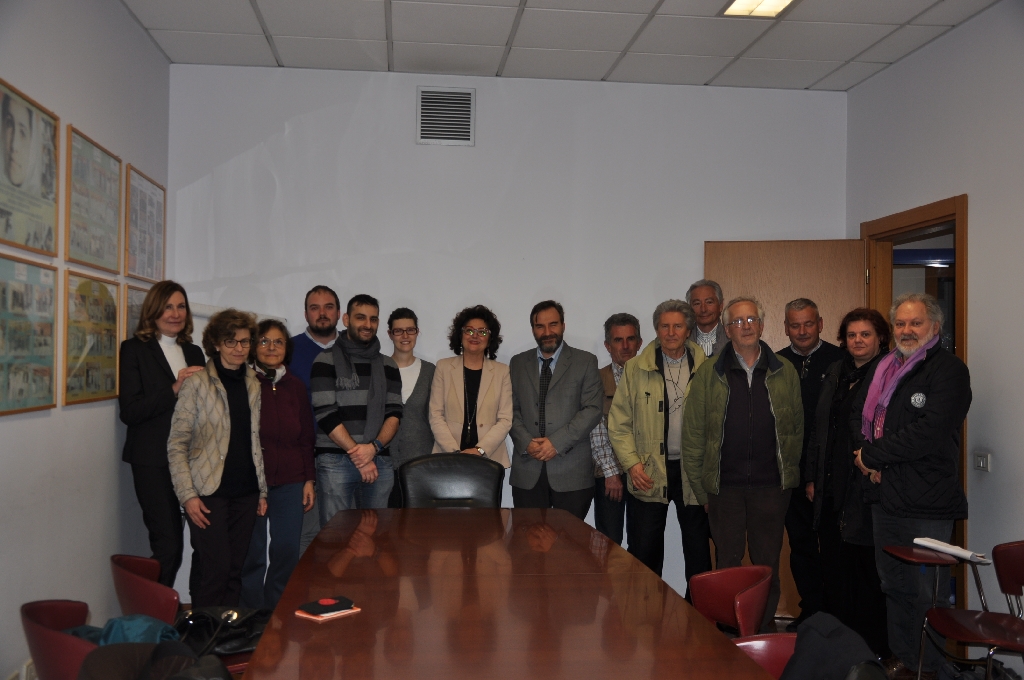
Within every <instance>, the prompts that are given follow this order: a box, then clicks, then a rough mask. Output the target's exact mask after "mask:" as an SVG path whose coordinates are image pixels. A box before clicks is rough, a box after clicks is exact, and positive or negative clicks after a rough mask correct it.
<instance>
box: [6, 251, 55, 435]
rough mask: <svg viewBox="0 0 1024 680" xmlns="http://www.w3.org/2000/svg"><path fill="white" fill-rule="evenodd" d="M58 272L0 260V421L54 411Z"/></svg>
mask: <svg viewBox="0 0 1024 680" xmlns="http://www.w3.org/2000/svg"><path fill="white" fill-rule="evenodd" d="M56 271H57V270H56V269H55V268H54V267H49V266H47V265H44V264H37V263H35V262H29V261H28V260H21V259H19V258H16V257H9V256H7V255H2V256H0V415H7V414H10V413H22V412H24V411H37V410H39V409H45V408H53V407H54V406H56V405H57V402H56V400H55V399H54V393H55V392H54V378H53V374H54V363H53V362H54V356H55V354H54V347H55V345H56V342H55V339H56V334H55V333H54V321H55V316H54V309H55V308H56V300H57V288H56Z"/></svg>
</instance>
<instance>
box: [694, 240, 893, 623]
mask: <svg viewBox="0 0 1024 680" xmlns="http://www.w3.org/2000/svg"><path fill="white" fill-rule="evenodd" d="M890 269H891V268H890ZM891 275H892V274H891V271H890V278H891ZM704 276H705V278H708V279H712V280H713V281H717V282H718V283H719V285H721V286H722V291H723V293H724V294H725V301H726V302H727V303H728V301H729V300H730V299H732V298H734V297H739V296H741V295H742V296H746V297H755V298H757V299H758V300H759V301H760V302H761V304H762V306H763V307H764V310H765V327H764V336H763V340H764V341H765V342H766V343H768V345H769V346H770V347H771V348H772V349H774V350H780V349H782V348H783V347H785V346H786V345H788V344H789V342H788V340H787V338H786V332H785V328H784V325H783V324H784V322H785V307H786V303H787V302H789V301H790V300H794V299H796V298H800V297H805V298H809V299H811V300H813V301H814V302H815V303H816V304H817V305H818V311H819V312H820V313H821V317H822V319H823V320H824V322H825V327H824V330H823V331H822V333H821V337H822V338H823V339H825V340H827V341H829V342H831V343H833V344H836V335H837V334H838V332H839V322H840V321H842V319H843V316H845V315H846V313H847V312H849V311H850V310H851V309H855V308H857V307H863V306H864V305H865V304H866V303H867V280H866V279H867V259H866V256H865V247H864V241H861V240H846V239H843V240H832V241H706V242H705V243H704ZM798 492H802V490H799V489H798V490H794V493H798ZM744 561H745V562H748V560H747V558H744ZM779 578H780V580H781V582H782V597H781V598H780V599H779V607H778V610H777V613H778V615H779V616H793V617H796V616H798V615H799V614H800V607H799V602H800V596H799V595H798V594H797V591H796V586H795V584H794V583H793V575H792V573H791V572H790V569H789V538H788V537H786V538H785V539H784V540H783V544H782V555H781V558H780V560H779Z"/></svg>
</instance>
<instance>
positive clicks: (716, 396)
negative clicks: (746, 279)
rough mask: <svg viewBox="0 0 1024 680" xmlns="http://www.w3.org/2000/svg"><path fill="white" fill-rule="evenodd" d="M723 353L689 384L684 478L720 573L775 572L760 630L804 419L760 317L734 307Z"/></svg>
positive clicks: (750, 304)
mask: <svg viewBox="0 0 1024 680" xmlns="http://www.w3.org/2000/svg"><path fill="white" fill-rule="evenodd" d="M722 323H723V324H724V325H725V332H726V335H728V336H729V341H730V346H728V347H726V348H725V349H723V350H722V353H721V355H719V357H718V358H717V359H716V360H715V361H707V362H705V363H704V365H703V366H702V367H701V368H700V370H698V371H697V373H696V375H694V377H693V385H692V386H691V388H690V395H689V397H688V398H687V403H686V409H685V411H684V415H683V446H682V454H683V456H682V457H683V469H684V470H685V471H686V476H687V478H688V479H689V480H690V485H691V487H692V488H693V493H694V494H695V495H696V496H697V500H698V502H700V503H702V504H703V505H704V507H705V508H706V509H707V511H708V519H709V520H710V524H711V536H712V537H713V538H714V539H715V551H716V556H717V561H718V568H719V569H722V568H724V567H738V566H739V565H740V562H741V560H742V559H743V553H744V550H745V549H746V548H748V547H749V550H750V561H751V562H753V563H754V564H761V565H765V566H770V567H771V568H772V588H771V594H770V595H769V597H768V608H767V609H766V610H765V618H764V623H767V622H768V621H771V620H772V619H773V618H774V617H775V608H776V607H777V606H778V604H779V553H780V551H781V550H782V531H783V527H784V526H785V519H786V509H787V508H788V507H789V497H790V495H791V493H792V489H794V488H796V486H797V485H798V484H799V483H800V452H801V449H802V446H803V428H804V415H803V405H802V402H801V397H800V376H799V375H798V374H797V372H796V369H795V368H793V364H791V363H789V362H788V361H783V360H782V359H780V358H779V357H778V356H776V355H775V354H773V353H772V351H771V349H770V348H769V347H768V345H766V344H765V343H763V342H761V333H762V332H763V330H764V308H763V307H762V306H761V303H759V302H758V301H757V300H755V299H754V298H748V297H739V298H735V299H734V300H731V301H730V302H729V304H728V305H726V307H725V311H724V312H723V314H722Z"/></svg>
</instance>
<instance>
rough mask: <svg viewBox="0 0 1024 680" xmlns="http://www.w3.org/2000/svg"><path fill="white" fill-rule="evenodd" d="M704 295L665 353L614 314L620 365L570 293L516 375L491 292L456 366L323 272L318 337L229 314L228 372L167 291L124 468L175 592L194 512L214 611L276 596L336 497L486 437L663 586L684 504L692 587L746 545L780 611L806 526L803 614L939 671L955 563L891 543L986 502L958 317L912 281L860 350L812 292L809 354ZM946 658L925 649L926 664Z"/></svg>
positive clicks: (666, 322) (198, 586)
mask: <svg viewBox="0 0 1024 680" xmlns="http://www.w3.org/2000/svg"><path fill="white" fill-rule="evenodd" d="M685 297H686V299H685V300H674V299H673V300H666V301H664V302H662V303H661V304H659V305H658V306H657V307H656V308H655V310H654V312H653V315H652V321H653V326H654V331H655V335H656V339H655V340H654V342H651V343H650V344H648V345H647V346H646V347H645V348H644V349H643V351H640V349H641V346H642V344H643V341H642V338H641V324H640V322H639V320H638V319H637V318H636V317H635V316H633V315H631V314H627V313H618V314H613V315H612V316H611V317H609V318H608V320H607V321H606V322H605V324H604V340H605V348H606V349H607V350H608V353H609V355H610V357H611V360H612V361H611V363H610V364H609V365H608V366H606V367H605V368H603V369H600V370H598V362H597V358H596V357H595V356H594V355H593V354H592V353H590V352H586V351H584V350H581V349H577V348H573V347H570V346H568V345H567V344H566V343H565V342H564V339H563V337H564V332H565V313H564V310H563V308H562V305H560V304H559V303H558V302H556V301H554V300H546V301H543V302H540V303H537V304H536V305H535V306H534V307H533V309H532V310H531V312H530V324H531V329H532V332H533V336H534V339H535V340H536V343H537V347H536V349H531V350H528V351H525V352H522V353H520V354H517V355H515V356H514V357H512V359H511V361H510V362H509V363H508V364H504V363H501V362H498V361H497V360H496V358H497V352H498V348H499V346H500V345H501V341H502V337H501V325H500V323H499V322H498V319H497V317H496V315H495V314H494V313H493V312H492V311H491V310H490V309H488V308H487V307H484V306H474V307H467V308H466V309H463V310H461V311H460V312H459V313H458V314H457V315H456V316H455V318H454V319H453V320H452V323H451V326H450V328H449V331H448V340H449V348H450V349H451V351H452V353H453V354H454V356H452V357H450V358H446V359H442V360H440V361H438V362H437V364H436V366H435V365H434V364H432V363H430V362H428V361H425V360H423V359H420V358H417V357H416V356H415V353H414V350H415V348H416V341H417V338H418V334H419V322H418V318H417V316H416V314H415V313H414V312H413V311H412V310H410V309H407V308H399V309H396V310H394V311H393V312H392V313H391V314H390V316H389V317H388V319H387V333H388V337H389V338H390V339H391V341H392V343H393V347H394V351H393V353H392V354H391V355H390V356H387V355H385V354H384V353H383V352H382V350H381V344H380V340H379V339H378V337H377V331H378V326H379V323H380V305H379V303H378V301H377V300H376V299H375V298H373V297H371V296H369V295H356V296H354V297H352V298H351V299H350V300H349V301H348V303H347V305H346V307H345V308H344V310H343V309H342V306H341V301H340V299H339V297H338V295H337V294H336V293H335V292H334V291H333V290H331V289H330V288H329V287H327V286H316V287H314V288H313V289H312V290H310V291H309V292H308V293H307V294H306V298H305V320H306V322H307V327H306V329H305V330H304V331H303V332H302V333H299V334H297V335H295V336H294V337H289V335H288V331H287V329H286V328H285V327H284V325H283V324H281V323H280V322H278V321H273V320H266V321H263V322H262V323H260V324H259V325H257V324H256V320H255V318H254V317H253V316H251V315H249V314H247V313H245V312H240V311H238V310H234V309H228V310H224V311H221V312H219V313H217V314H215V315H214V316H213V317H211V319H210V320H209V323H208V325H207V326H206V329H205V330H204V332H203V339H202V342H203V349H204V350H205V351H206V355H207V356H208V357H209V360H208V361H206V362H205V365H204V359H203V354H202V352H201V351H200V350H199V348H198V347H196V346H195V345H193V344H191V331H192V319H191V314H190V312H189V308H188V300H187V296H186V294H185V291H184V289H183V288H182V287H181V286H180V285H178V284H176V283H174V282H171V281H165V282H161V283H159V284H157V285H156V286H154V287H153V288H152V289H151V291H150V292H149V295H148V296H147V298H146V301H145V302H144V304H143V307H142V314H141V317H140V321H139V326H138V330H137V331H136V334H135V337H134V338H131V339H129V340H127V341H125V342H124V343H123V345H122V349H121V392H120V402H121V418H122V420H123V421H124V422H125V423H126V424H127V425H128V437H127V440H126V444H125V451H124V460H126V461H127V462H129V463H131V464H132V471H133V476H134V479H135V488H136V492H137V495H138V497H139V502H140V505H141V506H142V509H143V519H144V521H145V523H146V526H147V528H148V530H149V533H150V543H151V546H152V550H153V555H154V557H155V558H156V559H158V560H159V561H160V563H161V582H163V583H165V584H167V585H171V584H173V581H174V578H175V574H176V572H177V570H178V568H179V567H180V564H181V550H182V547H183V546H182V519H181V517H182V515H181V512H180V508H184V517H185V521H187V522H188V524H189V528H190V535H191V537H192V538H191V540H192V545H193V550H194V552H193V561H192V571H191V574H190V583H189V586H190V590H191V594H192V600H193V604H194V605H203V604H228V605H234V604H238V603H239V602H241V603H242V604H243V605H247V606H254V607H272V606H274V605H275V604H276V602H277V599H278V598H279V597H280V594H281V591H282V590H283V587H284V584H285V583H286V581H287V579H288V576H289V575H290V573H291V570H292V569H293V568H294V566H295V564H296V563H297V561H298V558H299V555H300V554H301V552H302V550H304V549H305V547H306V546H307V545H308V544H309V542H310V541H311V540H312V537H313V536H315V535H316V533H317V532H318V531H319V529H320V527H321V526H322V525H323V524H325V523H326V522H328V521H329V520H330V519H331V517H333V516H334V515H335V514H336V513H337V512H338V511H340V510H344V509H353V508H384V507H401V503H402V498H401V492H400V490H399V489H398V488H397V485H396V484H395V474H396V470H397V469H398V468H399V467H400V466H401V465H402V464H403V463H404V462H406V461H408V460H410V459H412V458H416V457H419V456H422V455H427V454H430V453H437V452H462V453H464V454H467V455H476V456H484V457H487V458H490V459H492V460H495V461H497V462H499V463H501V464H502V465H504V466H505V467H506V468H511V472H510V478H509V481H510V484H511V487H512V497H513V503H514V505H515V506H516V507H528V508H560V509H564V510H567V511H568V512H570V513H572V514H574V515H575V516H577V517H579V518H580V519H583V518H584V517H586V515H587V514H588V512H589V510H590V507H591V504H592V503H593V505H594V518H595V525H596V528H597V529H598V530H599V531H601V532H602V533H604V534H605V535H607V536H608V537H609V538H610V539H611V540H613V541H615V542H616V543H619V544H621V543H622V542H623V539H624V538H627V539H628V540H627V544H628V550H629V552H630V553H631V554H633V555H634V556H635V557H636V558H637V559H639V560H640V561H641V562H643V563H644V564H645V565H647V566H648V567H649V568H651V569H652V570H653V571H654V572H656V573H658V574H659V575H660V574H661V572H662V566H663V561H664V552H665V550H664V536H665V528H666V523H667V516H668V507H669V504H670V503H675V506H676V517H677V519H678V522H679V526H680V531H681V536H682V548H683V555H684V559H685V576H686V579H687V581H689V578H690V577H691V576H693V575H694V574H698V573H701V572H704V571H708V570H710V569H711V568H712V559H711V543H712V542H713V543H714V548H715V553H716V562H717V567H718V568H724V567H730V566H738V565H739V564H740V562H741V560H742V558H743V555H744V553H745V552H749V555H750V559H751V561H752V562H753V563H754V564H762V565H767V566H770V567H771V568H772V570H773V574H774V577H773V581H772V588H771V595H770V597H769V603H768V608H767V610H766V614H765V622H767V621H769V620H771V618H772V617H773V616H774V612H775V609H776V606H777V604H778V599H779V580H778V567H779V558H780V551H781V548H782V541H783V529H784V528H785V529H786V530H787V532H788V534H789V541H790V548H791V568H792V572H793V576H794V580H795V582H796V586H797V589H798V591H799V593H800V597H801V609H802V613H801V619H799V620H798V621H797V622H796V623H799V621H800V620H802V619H804V618H806V617H807V616H810V615H811V614H813V613H815V612H817V611H828V612H830V613H833V614H835V615H836V616H838V617H839V618H840V619H841V620H842V621H844V622H845V623H847V624H848V625H850V626H851V627H852V628H854V629H855V630H857V631H858V632H860V633H861V634H862V635H863V636H864V637H865V639H866V640H867V642H868V643H869V644H870V645H871V647H872V648H873V649H874V650H875V651H876V652H877V653H878V654H879V655H880V656H883V657H887V656H891V657H892V660H893V661H892V663H893V666H894V672H896V673H897V674H899V673H903V672H909V671H908V670H907V669H916V665H917V657H918V649H917V639H918V638H917V634H918V631H919V630H920V622H921V621H922V620H923V615H924V611H925V610H926V609H927V607H928V606H930V595H929V593H930V590H929V584H930V583H931V576H930V575H929V574H921V573H919V572H918V571H917V570H916V569H914V568H911V567H909V566H907V565H903V564H902V563H900V562H898V561H896V560H894V559H893V558H891V557H889V556H888V555H887V554H885V553H884V552H883V551H882V547H884V546H886V545H911V544H912V541H913V539H914V538H916V537H920V536H928V537H932V538H937V539H939V540H950V538H951V535H952V529H953V521H954V520H956V519H961V518H965V517H966V515H967V501H966V497H965V496H964V494H963V491H962V488H961V485H960V482H959V467H958V460H959V437H960V424H961V423H962V422H963V420H964V418H965V417H966V414H967V409H968V408H969V406H970V401H971V390H970V377H969V373H968V371H967V368H966V366H965V365H964V364H963V363H962V362H961V361H960V360H959V359H957V358H956V357H955V356H954V355H952V354H951V353H949V352H948V351H946V350H944V349H943V348H942V347H941V344H940V342H939V340H940V330H941V327H942V323H943V318H942V311H941V308H940V307H939V305H938V304H937V302H936V301H935V299H934V298H932V297H931V296H929V295H926V294H907V295H903V296H901V297H899V298H898V299H897V300H896V301H895V302H894V303H893V306H892V309H891V311H890V321H891V324H892V325H891V326H890V321H886V319H885V318H884V317H883V316H882V315H881V314H879V313H878V312H877V311H875V310H871V309H867V308H860V309H855V310H853V311H851V312H849V313H848V314H847V315H846V316H845V317H844V318H843V320H842V323H841V324H840V330H839V335H838V342H839V345H838V346H836V345H833V344H831V343H829V342H826V341H825V340H823V339H822V338H821V332H822V329H823V320H822V318H821V315H820V313H819V311H818V308H817V306H816V305H815V304H814V302H812V301H811V300H809V299H805V298H800V299H797V300H794V301H792V302H790V303H789V304H788V305H786V308H785V312H784V315H785V316H784V324H785V331H786V335H787V337H788V338H789V341H790V344H789V346H788V347H785V348H783V349H781V350H780V351H778V352H777V353H776V352H773V351H772V349H771V348H769V347H768V345H767V344H765V343H764V342H763V341H762V340H761V336H762V333H763V331H764V327H765V311H764V309H763V308H762V306H761V304H760V303H759V302H758V301H757V300H756V299H755V298H752V297H736V298H734V299H732V300H731V301H729V302H728V303H727V304H726V303H725V299H724V296H723V293H722V289H721V287H720V286H719V285H718V284H717V283H715V282H714V281H710V280H701V281H697V282H695V283H694V284H693V285H692V286H690V288H689V290H688V291H687V294H686V296H685ZM339 321H340V322H341V326H340V327H339ZM891 339H894V340H895V349H893V350H892V351H890V349H889V346H890V340H891ZM508 435H510V436H511V441H512V449H511V451H509V450H508V449H507V447H506V443H505V442H506V436H508ZM268 522H269V532H270V539H271V540H270V549H269V555H270V559H269V565H268V564H267V560H266V554H267V543H266V535H267V524H268ZM624 534H625V535H624ZM890 649H891V654H890ZM936 664H937V657H935V656H933V655H931V654H929V655H928V656H926V659H925V667H926V668H934V667H935V665H936Z"/></svg>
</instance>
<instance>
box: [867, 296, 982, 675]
mask: <svg viewBox="0 0 1024 680" xmlns="http://www.w3.org/2000/svg"><path fill="white" fill-rule="evenodd" d="M889 318H890V320H891V321H892V324H893V335H894V337H895V338H896V349H895V350H893V351H892V352H891V353H889V354H888V355H887V356H886V357H884V358H883V359H882V360H881V361H879V362H878V364H876V365H875V368H874V370H873V371H872V372H871V373H870V374H868V376H867V377H866V378H865V381H866V382H867V383H868V388H867V389H865V390H862V391H861V393H860V394H859V395H858V396H857V398H856V399H855V400H854V402H853V406H852V413H851V415H850V429H851V433H852V436H853V441H854V456H855V463H856V465H857V467H858V468H860V470H861V472H863V473H864V474H865V475H870V476H871V478H872V481H877V482H879V483H880V484H881V486H880V489H879V490H880V494H879V496H880V499H881V501H880V503H879V504H878V505H875V506H874V508H873V516H872V520H873V525H874V527H873V528H874V535H875V561H876V564H877V565H878V575H879V577H880V578H881V580H882V592H884V593H885V596H886V608H887V618H888V621H887V623H888V629H889V645H890V647H891V648H892V651H893V654H894V655H895V656H896V657H897V658H898V659H899V661H900V662H901V665H902V666H903V667H902V668H900V667H897V668H896V669H895V675H894V677H897V678H900V677H908V678H909V677H915V676H916V672H915V671H916V669H917V664H918V655H919V647H918V645H919V641H920V634H921V625H922V623H923V621H924V614H925V612H926V611H927V610H928V608H929V607H930V606H931V592H932V583H933V579H934V574H933V573H932V572H931V570H930V569H929V570H926V571H925V572H922V571H921V570H920V569H919V568H918V567H915V566H912V565H908V564H905V563H903V562H900V561H898V560H895V559H893V558H892V557H890V556H889V555H887V554H886V553H885V552H883V550H882V549H883V548H884V547H885V546H887V545H902V546H911V545H913V541H914V539H915V538H918V537H925V536H927V537H929V538H935V539H938V540H940V541H949V540H950V539H951V537H952V534H953V521H954V520H957V519H966V517H967V497H966V496H965V495H964V492H963V489H962V487H961V484H960V475H959V459H960V430H961V425H962V424H963V422H964V418H966V417H967V411H968V409H969V408H970V405H971V376H970V372H969V371H968V370H967V366H965V365H964V363H963V362H962V361H960V359H958V358H957V357H956V356H954V355H953V354H951V353H950V352H948V351H946V350H944V349H943V348H942V346H941V343H940V332H941V329H942V321H943V315H942V309H941V308H940V307H939V305H938V302H937V301H936V300H935V298H934V297H932V296H931V295H926V294H920V293H907V294H904V295H901V296H900V297H898V298H897V299H896V301H895V302H894V303H893V306H892V310H891V311H890V313H889ZM879 478H880V479H879ZM944 571H947V572H948V569H947V570H944ZM939 581H940V583H949V575H948V573H946V574H945V577H944V578H943V575H942V574H940V579H939ZM944 600H945V598H944V597H943V596H942V594H941V593H940V597H939V605H940V606H942V605H943V604H944ZM940 662H941V656H940V655H939V653H938V651H937V650H935V649H934V648H933V647H932V646H930V645H929V646H928V647H927V648H926V650H925V658H924V668H925V669H926V670H930V671H934V670H935V669H937V668H938V665H939V663H940Z"/></svg>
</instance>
